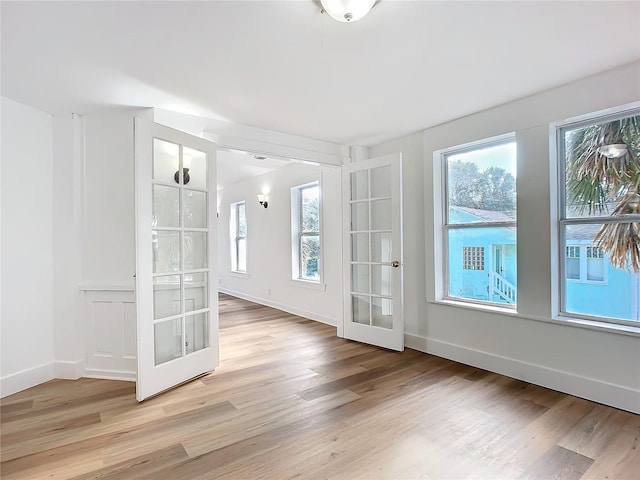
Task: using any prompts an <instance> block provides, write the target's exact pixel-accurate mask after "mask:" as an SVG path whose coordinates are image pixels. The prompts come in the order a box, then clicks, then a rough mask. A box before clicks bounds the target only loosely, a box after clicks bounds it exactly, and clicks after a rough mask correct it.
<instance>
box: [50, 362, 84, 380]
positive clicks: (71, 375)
mask: <svg viewBox="0 0 640 480" xmlns="http://www.w3.org/2000/svg"><path fill="white" fill-rule="evenodd" d="M54 373H55V376H56V378H63V379H65V380H77V379H79V378H80V377H82V376H83V375H84V362H83V361H82V360H77V361H75V362H55V363H54Z"/></svg>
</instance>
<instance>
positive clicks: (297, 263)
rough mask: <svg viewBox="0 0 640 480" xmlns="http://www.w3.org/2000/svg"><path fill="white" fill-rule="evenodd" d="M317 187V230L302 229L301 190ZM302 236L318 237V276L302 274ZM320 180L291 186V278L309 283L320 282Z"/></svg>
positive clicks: (321, 274)
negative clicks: (311, 276)
mask: <svg viewBox="0 0 640 480" xmlns="http://www.w3.org/2000/svg"><path fill="white" fill-rule="evenodd" d="M311 188H318V231H317V232H316V231H314V230H309V231H305V230H304V229H303V225H304V222H303V218H302V198H303V196H302V192H303V191H304V190H307V189H311ZM304 237H318V244H319V249H320V250H319V252H318V278H317V279H315V278H309V277H304V276H303V275H302V266H303V265H302V240H303V238H304ZM322 237H323V235H322V182H321V181H320V180H314V181H313V182H308V183H305V184H302V185H296V186H294V187H291V279H292V280H294V281H298V282H305V283H306V282H308V283H310V284H322V283H323V281H324V276H323V268H322V267H323V262H322V253H323V250H324V249H323V245H322Z"/></svg>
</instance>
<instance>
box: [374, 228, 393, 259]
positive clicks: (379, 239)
mask: <svg viewBox="0 0 640 480" xmlns="http://www.w3.org/2000/svg"><path fill="white" fill-rule="evenodd" d="M371 261H372V262H384V263H388V262H390V261H391V233H372V234H371Z"/></svg>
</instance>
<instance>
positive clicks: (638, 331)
mask: <svg viewBox="0 0 640 480" xmlns="http://www.w3.org/2000/svg"><path fill="white" fill-rule="evenodd" d="M548 321H550V322H552V323H559V324H561V325H571V326H575V327H581V328H589V329H591V330H599V331H604V332H609V333H620V334H623V335H631V336H634V337H640V322H639V325H638V326H637V327H635V326H632V325H619V324H617V323H609V322H599V321H597V320H586V319H583V318H576V317H564V316H562V315H557V316H554V317H553V318H552V319H550V320H548Z"/></svg>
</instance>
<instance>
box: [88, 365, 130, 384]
mask: <svg viewBox="0 0 640 480" xmlns="http://www.w3.org/2000/svg"><path fill="white" fill-rule="evenodd" d="M82 376H83V377H86V378H99V379H102V380H123V381H125V382H135V381H136V372H119V371H115V370H98V369H95V368H94V369H89V370H85V371H84V374H83V375H82Z"/></svg>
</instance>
